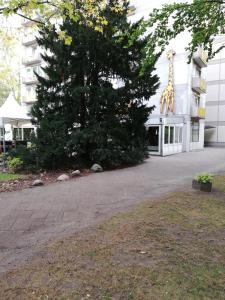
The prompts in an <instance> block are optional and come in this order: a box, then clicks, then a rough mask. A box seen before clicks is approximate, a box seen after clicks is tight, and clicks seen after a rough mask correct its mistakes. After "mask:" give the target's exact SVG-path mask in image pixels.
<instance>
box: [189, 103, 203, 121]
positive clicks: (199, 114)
mask: <svg viewBox="0 0 225 300" xmlns="http://www.w3.org/2000/svg"><path fill="white" fill-rule="evenodd" d="M205 114H206V110H205V108H204V107H197V106H193V107H192V108H191V117H192V118H194V119H205Z"/></svg>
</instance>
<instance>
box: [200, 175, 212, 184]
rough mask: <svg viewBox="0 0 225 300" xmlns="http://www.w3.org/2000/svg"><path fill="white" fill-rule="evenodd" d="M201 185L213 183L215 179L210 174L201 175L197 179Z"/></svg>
mask: <svg viewBox="0 0 225 300" xmlns="http://www.w3.org/2000/svg"><path fill="white" fill-rule="evenodd" d="M196 180H197V181H198V182H199V183H212V181H213V177H212V176H211V175H210V174H208V173H203V174H199V175H198V176H197V178H196Z"/></svg>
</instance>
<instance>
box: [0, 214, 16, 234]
mask: <svg viewBox="0 0 225 300" xmlns="http://www.w3.org/2000/svg"><path fill="white" fill-rule="evenodd" d="M15 222H16V217H15V216H12V215H8V216H4V217H2V218H0V230H10V229H11V228H12V226H13V224H14V223H15Z"/></svg>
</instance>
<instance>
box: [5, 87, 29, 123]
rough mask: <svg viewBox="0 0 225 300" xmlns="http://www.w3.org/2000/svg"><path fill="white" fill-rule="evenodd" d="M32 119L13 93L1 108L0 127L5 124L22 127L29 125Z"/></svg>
mask: <svg viewBox="0 0 225 300" xmlns="http://www.w3.org/2000/svg"><path fill="white" fill-rule="evenodd" d="M29 121H30V117H29V116H28V115H27V112H26V110H25V108H23V107H22V106H21V105H19V103H18V102H17V101H16V100H15V98H14V97H13V94H12V93H11V94H10V95H9V97H8V98H7V100H6V101H5V103H4V104H3V105H2V106H1V107H0V126H1V127H4V124H12V125H17V126H19V125H22V124H24V123H29Z"/></svg>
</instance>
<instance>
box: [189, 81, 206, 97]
mask: <svg viewBox="0 0 225 300" xmlns="http://www.w3.org/2000/svg"><path fill="white" fill-rule="evenodd" d="M192 89H193V90H194V91H195V92H197V93H199V94H203V93H206V89H207V84H206V81H205V80H204V79H202V78H199V77H193V78H192Z"/></svg>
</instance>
